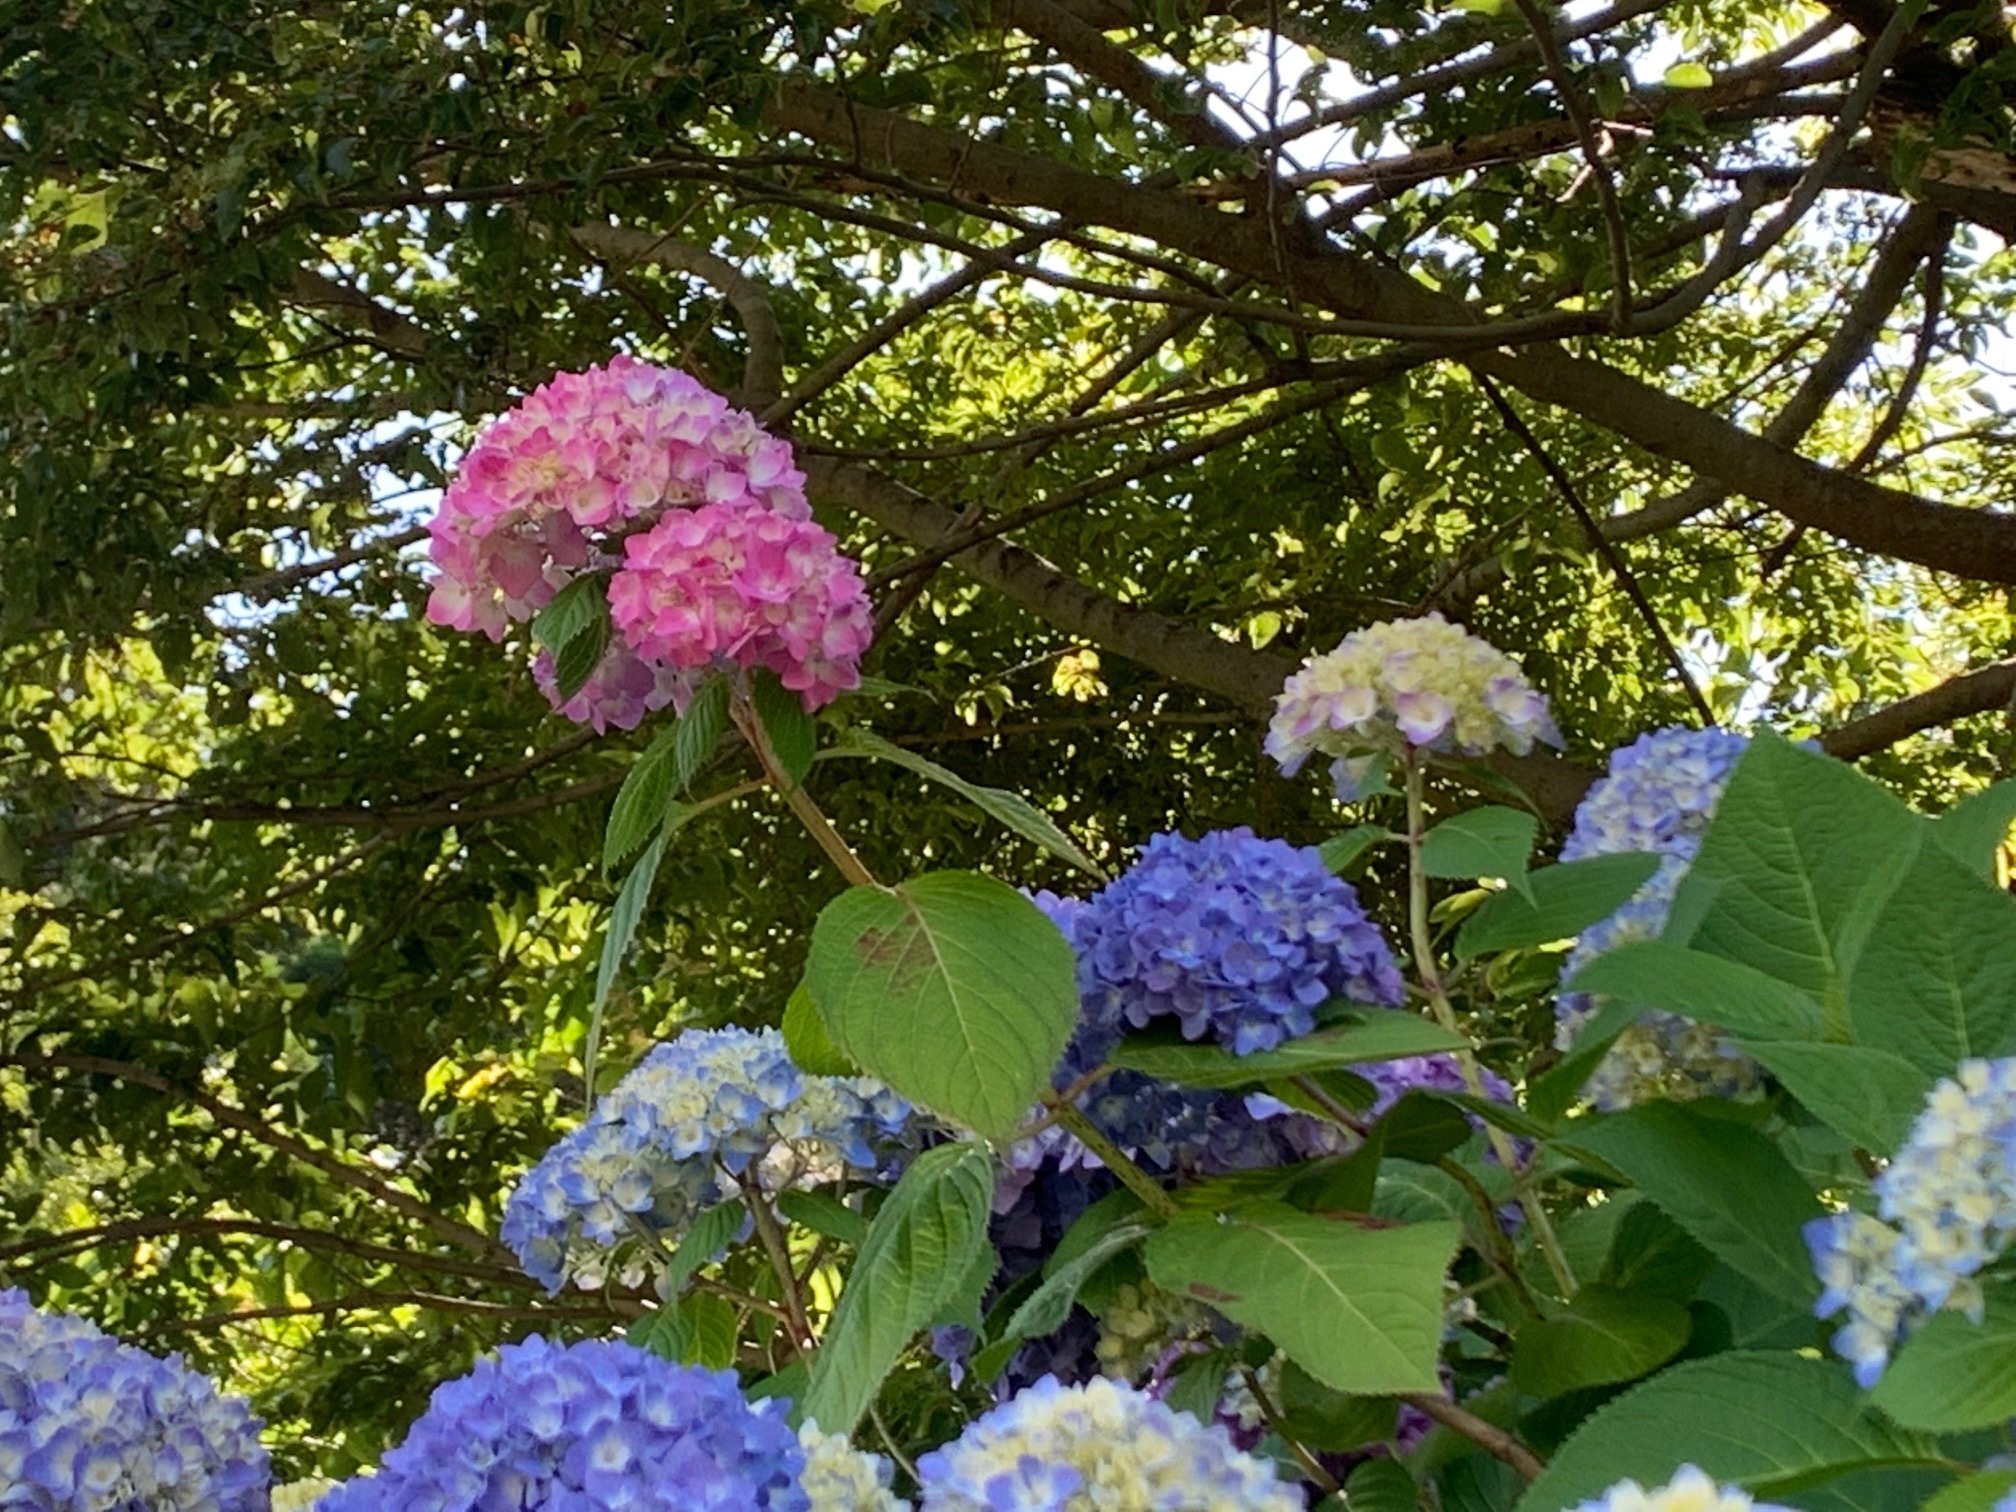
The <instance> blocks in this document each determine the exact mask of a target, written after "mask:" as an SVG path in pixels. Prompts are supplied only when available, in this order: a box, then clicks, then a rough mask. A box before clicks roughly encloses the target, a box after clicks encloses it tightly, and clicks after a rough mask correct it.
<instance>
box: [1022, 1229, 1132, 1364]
mask: <svg viewBox="0 0 2016 1512" xmlns="http://www.w3.org/2000/svg"><path fill="white" fill-rule="evenodd" d="M1153 1232H1154V1230H1153V1229H1152V1228H1151V1227H1150V1226H1149V1225H1148V1224H1146V1223H1125V1224H1121V1225H1120V1226H1119V1227H1118V1228H1111V1229H1108V1230H1107V1231H1106V1232H1105V1233H1104V1234H1101V1235H1100V1236H1099V1238H1098V1239H1097V1240H1095V1241H1094V1242H1093V1243H1092V1244H1091V1245H1090V1246H1088V1247H1087V1248H1086V1249H1085V1250H1083V1251H1082V1252H1081V1253H1079V1254H1076V1255H1073V1256H1072V1257H1071V1259H1070V1260H1069V1261H1067V1262H1066V1263H1064V1264H1063V1265H1059V1266H1054V1267H1051V1266H1046V1267H1045V1268H1044V1276H1043V1284H1042V1285H1041V1286H1039V1287H1037V1288H1036V1290H1035V1291H1033V1292H1031V1293H1030V1295H1029V1298H1028V1300H1027V1301H1025V1302H1024V1303H1023V1304H1022V1305H1021V1306H1020V1307H1018V1308H1017V1309H1016V1310H1015V1315H1014V1316H1013V1317H1011V1318H1010V1319H1009V1320H1008V1327H1007V1330H1006V1331H1005V1332H1004V1333H1003V1334H1002V1336H1001V1337H1002V1339H1004V1340H1006V1339H1029V1338H1037V1337H1040V1336H1042V1335H1043V1334H1047V1333H1052V1332H1054V1331H1055V1330H1057V1329H1059V1328H1062V1327H1063V1326H1064V1320H1065V1319H1066V1318H1067V1317H1069V1316H1070V1315H1071V1305H1072V1304H1073V1303H1074V1302H1076V1301H1077V1300H1078V1291H1079V1288H1080V1287H1082V1286H1084V1284H1085V1283H1086V1282H1087V1281H1089V1280H1090V1279H1091V1278H1092V1273H1093V1272H1094V1271H1096V1270H1098V1269H1099V1268H1100V1267H1101V1266H1102V1265H1104V1264H1105V1263H1106V1262H1107V1261H1109V1260H1111V1259H1112V1258H1113V1257H1114V1256H1115V1255H1117V1254H1119V1253H1120V1252H1121V1251H1122V1250H1126V1249H1132V1248H1133V1247H1134V1246H1135V1245H1137V1244H1139V1243H1140V1242H1141V1241H1142V1240H1143V1239H1145V1238H1147V1237H1148V1235H1149V1234H1151V1233H1153Z"/></svg>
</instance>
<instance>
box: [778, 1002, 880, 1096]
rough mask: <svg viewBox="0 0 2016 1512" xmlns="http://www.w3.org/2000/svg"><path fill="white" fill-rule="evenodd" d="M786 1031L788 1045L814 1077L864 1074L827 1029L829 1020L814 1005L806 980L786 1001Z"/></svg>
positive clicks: (795, 1059)
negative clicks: (835, 1042) (841, 1050)
mask: <svg viewBox="0 0 2016 1512" xmlns="http://www.w3.org/2000/svg"><path fill="white" fill-rule="evenodd" d="M783 1034H784V1048H785V1049H786V1050H788V1051H789V1052H790V1054H791V1060H792V1063H793V1064H794V1065H796V1066H797V1067H798V1069H799V1070H801V1071H809V1072H811V1073H812V1074H813V1075H814V1076H859V1075H860V1074H861V1068H860V1067H859V1066H857V1065H855V1064H854V1062H853V1061H852V1060H850V1059H848V1057H846V1056H845V1055H842V1054H841V1053H840V1047H839V1046H838V1045H836V1044H834V1043H833V1036H832V1035H830V1034H828V1033H827V1032H826V1021H825V1020H824V1019H822V1018H820V1017H819V1010H818V1009H817V1008H815V1007H813V1006H812V994H811V992H810V990H808V989H807V988H806V986H805V984H804V983H803V982H800V983H799V984H798V985H797V986H796V987H794V988H792V989H791V996H790V997H788V998H786V999H785V1000H784V1024H783Z"/></svg>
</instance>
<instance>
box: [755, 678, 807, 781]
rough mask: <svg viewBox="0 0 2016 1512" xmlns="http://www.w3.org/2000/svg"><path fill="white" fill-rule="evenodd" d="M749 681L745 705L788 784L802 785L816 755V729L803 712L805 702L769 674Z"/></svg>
mask: <svg viewBox="0 0 2016 1512" xmlns="http://www.w3.org/2000/svg"><path fill="white" fill-rule="evenodd" d="M749 681H750V687H749V702H750V704H751V706H752V707H753V708H754V709H755V711H756V719H757V722H758V723H759V724H761V725H762V726H763V736H764V739H766V740H768V741H769V742H770V750H771V753H772V754H773V755H775V756H776V758H777V765H778V766H780V767H781V768H783V770H784V775H785V776H787V777H789V778H790V779H791V781H792V782H794V783H798V782H803V781H804V780H805V774H806V773H807V772H809V771H811V770H812V758H813V757H814V756H816V755H817V754H818V753H819V727H818V725H816V724H814V723H813V722H812V716H811V715H810V714H808V713H806V712H805V700H804V699H802V698H800V697H799V696H798V695H797V694H796V693H793V692H792V691H791V690H790V689H789V688H787V687H785V686H784V685H783V684H782V683H780V682H779V681H777V677H776V674H774V673H772V672H767V671H761V672H757V673H756V674H755V675H754V676H753V677H751V678H750V680H749Z"/></svg>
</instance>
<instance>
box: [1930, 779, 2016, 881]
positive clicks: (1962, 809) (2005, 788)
mask: <svg viewBox="0 0 2016 1512" xmlns="http://www.w3.org/2000/svg"><path fill="white" fill-rule="evenodd" d="M2012 823H2016V780H2012V781H2006V782H1998V783H1996V784H1994V785H1993V786H1992V787H1986V788H1983V789H1982V790H1981V791H1980V792H1978V793H1970V794H1968V795H1967V796H1966V797H1965V798H1962V799H1961V800H1960V801H1959V802H1958V803H1956V804H1954V805H1953V807H1951V808H1950V809H1948V810H1946V812H1945V813H1943V814H1941V815H1940V816H1939V817H1938V818H1937V819H1936V820H1934V821H1933V826H1932V838H1933V839H1935V840H1937V841H1938V842H1939V843H1940V845H1942V846H1944V847H1945V849H1946V850H1947V852H1948V853H1950V854H1951V855H1953V856H1955V857H1957V858H1958V859H1959V860H1960V861H1961V862H1962V863H1963V864H1964V865H1966V866H1967V867H1968V868H1969V869H1971V870H1972V871H1974V872H1975V873H1977V874H1978V875H1980V876H1983V877H1988V878H1993V877H1994V875H1995V853H1996V851H1998V850H2000V849H2001V848H2002V842H2003V841H2004V840H2006V839H2007V838H2008V836H2009V826H2010V825H2011V824H2012Z"/></svg>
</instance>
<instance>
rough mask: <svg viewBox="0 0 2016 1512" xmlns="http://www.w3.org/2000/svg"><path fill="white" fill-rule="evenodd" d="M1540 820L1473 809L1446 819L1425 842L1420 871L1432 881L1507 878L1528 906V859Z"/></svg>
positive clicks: (1532, 900) (1531, 900) (1516, 813)
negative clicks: (1436, 878) (1442, 879)
mask: <svg viewBox="0 0 2016 1512" xmlns="http://www.w3.org/2000/svg"><path fill="white" fill-rule="evenodd" d="M1539 838H1540V821H1539V820H1538V819H1535V818H1534V817H1533V816H1532V815H1531V814H1527V813H1522V812H1521V811H1520V810H1518V809H1510V808H1479V809H1469V810H1466V811H1465V812H1463V813H1460V814H1456V815H1453V816H1452V817H1450V818H1448V819H1444V820H1443V821H1442V822H1441V823H1440V824H1438V825H1436V826H1435V827H1434V828H1433V829H1431V830H1430V831H1428V833H1427V834H1426V835H1425V836H1424V837H1423V838H1422V841H1421V867H1422V870H1424V871H1426V872H1427V873H1428V875H1429V876H1431V877H1466V878H1467V877H1503V878H1505V879H1506V880H1507V881H1508V882H1510V883H1511V884H1512V889H1513V891H1515V892H1517V893H1518V894H1520V895H1521V896H1522V897H1524V898H1525V899H1526V901H1527V902H1529V903H1535V904H1537V902H1538V900H1537V898H1536V897H1535V896H1534V894H1533V893H1532V892H1531V890H1530V889H1529V888H1528V887H1527V886H1526V882H1525V878H1526V858H1527V857H1528V856H1530V855H1532V854H1533V843H1534V842H1535V841H1536V840H1538V839H1539Z"/></svg>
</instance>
